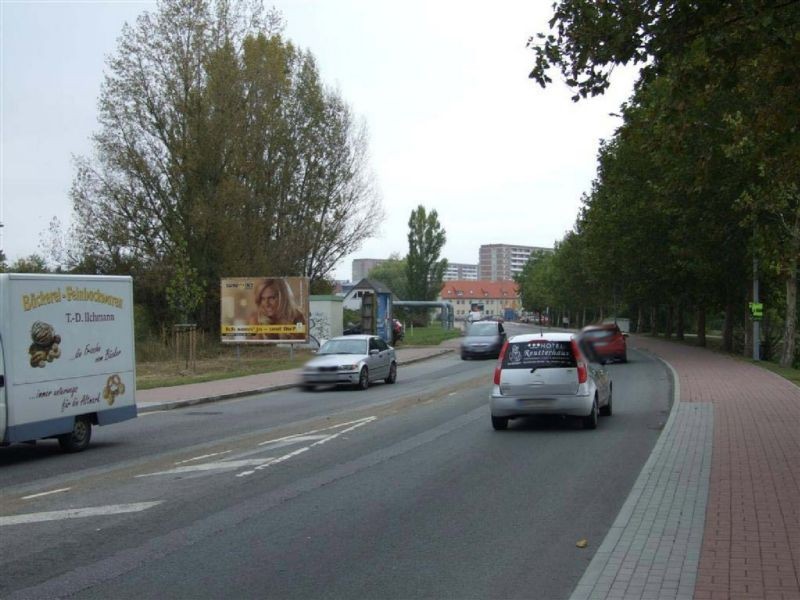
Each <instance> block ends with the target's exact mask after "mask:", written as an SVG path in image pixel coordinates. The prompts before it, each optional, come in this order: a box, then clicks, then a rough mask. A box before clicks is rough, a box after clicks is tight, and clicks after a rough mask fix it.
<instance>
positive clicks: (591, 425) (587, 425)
mask: <svg viewBox="0 0 800 600" xmlns="http://www.w3.org/2000/svg"><path fill="white" fill-rule="evenodd" d="M583 428H584V429H597V396H595V397H594V402H592V412H590V413H589V416H588V417H583Z"/></svg>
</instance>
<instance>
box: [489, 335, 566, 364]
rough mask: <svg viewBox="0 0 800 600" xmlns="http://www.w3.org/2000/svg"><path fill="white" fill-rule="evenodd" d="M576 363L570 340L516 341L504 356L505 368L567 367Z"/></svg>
mask: <svg viewBox="0 0 800 600" xmlns="http://www.w3.org/2000/svg"><path fill="white" fill-rule="evenodd" d="M576 364H577V363H576V362H575V356H574V354H573V353H572V342H570V341H562V342H551V341H548V340H531V341H529V342H514V343H511V344H509V345H508V348H507V349H506V354H505V356H504V357H503V368H504V369H534V368H535V369H566V368H569V367H574V366H576Z"/></svg>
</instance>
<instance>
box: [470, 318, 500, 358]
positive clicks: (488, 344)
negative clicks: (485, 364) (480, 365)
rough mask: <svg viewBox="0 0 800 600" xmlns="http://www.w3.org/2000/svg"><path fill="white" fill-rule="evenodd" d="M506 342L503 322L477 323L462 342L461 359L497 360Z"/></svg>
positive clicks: (473, 324)
mask: <svg viewBox="0 0 800 600" xmlns="http://www.w3.org/2000/svg"><path fill="white" fill-rule="evenodd" d="M505 341H506V332H505V329H503V323H502V321H489V320H485V321H475V322H474V323H470V324H469V326H468V327H467V333H466V335H465V336H464V339H463V340H461V359H462V360H466V359H468V358H497V357H498V356H500V349H501V348H502V347H503V344H504V343H505Z"/></svg>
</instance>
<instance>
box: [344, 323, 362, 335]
mask: <svg viewBox="0 0 800 600" xmlns="http://www.w3.org/2000/svg"><path fill="white" fill-rule="evenodd" d="M361 333H364V332H363V331H362V330H361V324H360V323H348V324H347V327H345V328H344V331H342V335H359V334H361Z"/></svg>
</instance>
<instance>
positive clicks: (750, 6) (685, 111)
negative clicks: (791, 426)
mask: <svg viewBox="0 0 800 600" xmlns="http://www.w3.org/2000/svg"><path fill="white" fill-rule="evenodd" d="M550 27H551V33H549V34H545V33H541V34H539V35H538V36H536V38H532V39H531V43H530V45H531V46H532V47H533V50H534V52H535V64H534V67H533V69H532V71H531V73H530V76H531V77H532V78H533V79H535V80H536V81H537V82H538V83H539V84H541V85H542V86H545V85H547V84H548V83H550V82H551V78H550V75H549V72H550V71H551V70H552V69H558V70H559V71H560V72H561V74H562V75H563V76H564V80H565V82H566V83H567V85H569V86H570V87H571V88H572V89H573V90H575V96H574V97H573V99H574V100H579V99H580V98H584V97H587V96H592V95H596V94H601V93H603V92H604V90H605V89H606V88H607V86H608V83H609V75H610V73H611V71H612V70H613V68H614V66H616V65H619V64H628V63H634V64H635V63H641V64H643V65H644V66H643V68H642V69H641V75H642V76H641V78H640V80H639V82H638V83H637V88H638V89H639V90H643V89H647V88H648V87H652V86H660V87H662V88H663V89H662V94H661V95H662V96H663V97H665V98H668V99H669V102H668V105H669V107H670V108H669V109H662V110H661V111H658V113H657V114H655V115H653V114H652V113H651V116H656V117H660V124H659V127H660V130H661V133H662V134H663V138H662V139H666V140H667V141H673V142H675V141H682V142H684V143H685V144H683V145H680V146H679V147H678V148H679V152H678V153H676V154H674V155H673V157H672V158H670V157H669V156H668V155H667V154H665V153H661V156H660V158H661V159H662V160H664V161H665V163H666V164H667V166H668V167H675V169H674V170H671V173H672V178H661V184H662V185H661V190H660V191H661V194H660V198H661V199H662V200H666V201H667V205H668V206H669V204H670V203H671V204H672V208H671V209H669V210H668V213H669V211H670V210H674V208H675V206H676V203H677V201H678V199H680V201H684V202H686V204H687V205H688V207H689V210H684V211H682V212H681V214H680V215H679V216H680V217H682V222H680V221H681V220H680V219H678V220H677V221H678V222H676V224H677V225H678V227H677V228H676V229H675V232H677V233H680V232H687V231H698V229H697V228H696V227H690V228H688V229H687V228H682V225H684V224H687V223H689V224H697V223H698V222H703V220H704V219H705V223H704V224H705V225H707V224H708V222H709V220H708V219H709V217H714V218H715V219H716V217H717V216H718V214H724V215H727V216H728V218H726V219H724V223H723V225H722V226H717V224H716V222H715V223H714V225H715V226H714V227H711V228H709V230H710V231H709V233H710V235H703V236H701V237H700V238H685V239H683V240H681V239H680V237H679V236H676V238H675V239H676V241H677V243H676V245H679V244H680V245H682V246H683V247H684V249H685V250H686V251H687V252H689V253H692V254H693V256H694V258H695V259H696V258H697V257H699V256H700V254H701V252H705V253H706V255H707V256H709V255H711V256H713V255H716V256H723V257H725V258H728V257H730V260H729V261H728V264H727V265H726V266H725V267H724V268H723V269H719V268H716V269H710V268H708V267H709V265H710V261H709V260H707V259H706V260H689V261H686V260H684V261H683V262H681V261H680V260H679V261H677V262H675V263H674V266H677V267H679V270H681V272H682V273H685V274H687V275H688V276H689V277H690V278H696V279H695V280H696V281H697V280H698V279H703V280H705V284H706V290H703V293H702V294H701V297H699V298H697V300H698V301H699V302H700V303H702V304H703V305H708V304H709V303H713V302H715V301H717V300H718V299H719V298H718V294H717V293H716V292H714V291H712V293H710V294H709V293H707V292H708V290H715V289H716V290H717V291H722V292H723V293H724V294H725V295H726V296H727V298H725V300H724V302H725V303H726V304H728V305H731V302H736V301H738V299H739V297H740V296H741V289H742V285H741V283H739V284H735V285H734V286H723V287H722V288H720V287H719V286H717V285H716V284H717V282H718V279H715V277H719V276H720V275H721V274H723V273H724V274H725V275H726V276H728V281H729V280H730V275H731V274H733V275H734V276H739V277H741V275H742V273H743V270H744V269H743V268H742V267H743V265H742V263H744V262H745V261H744V260H743V259H744V256H743V254H744V253H743V252H741V251H740V252H739V253H738V256H730V254H729V250H730V249H731V248H734V247H736V246H735V244H737V243H738V246H739V247H740V248H741V247H742V246H743V245H745V244H747V245H749V246H750V248H751V250H753V251H758V253H759V254H760V255H761V257H762V258H766V259H767V261H769V262H770V263H771V266H774V267H775V268H776V269H777V270H778V271H779V272H780V273H781V274H782V276H783V277H784V279H785V283H786V299H785V302H784V304H785V307H786V308H785V313H784V325H785V326H784V335H783V339H784V347H783V351H782V353H781V364H782V365H783V366H789V365H790V364H792V362H793V360H794V352H795V345H796V334H797V329H796V328H797V313H796V306H797V265H798V262H799V261H800V193H799V192H798V190H800V175H799V173H800V162H798V161H799V160H800V158H799V157H800V150H799V149H800V142H799V141H798V136H797V135H796V128H797V119H798V108H797V106H796V104H797V103H796V102H793V101H792V99H793V98H796V97H797V95H798V93H800V75H799V74H798V70H797V68H796V62H797V60H796V57H797V56H798V54H800V2H797V0H741V1H738V2H729V1H725V2H684V1H682V0H667V1H665V2H653V1H650V0H622V1H619V2H595V1H593V0H561V1H560V2H557V3H555V4H554V15H553V18H552V20H551V21H550ZM691 146H694V147H691ZM687 148H688V149H689V152H686V149H687ZM686 156H691V157H692V158H693V161H692V162H691V163H690V162H688V161H687V162H686V163H685V164H684V165H683V167H682V168H678V167H679V165H678V164H677V163H679V162H680V161H681V159H682V158H684V157H686ZM674 158H677V160H673V159H674ZM670 163H671V164H670ZM658 166H659V167H662V166H663V165H662V164H659V165H658ZM681 171H682V172H681ZM679 174H680V175H681V179H682V181H678V179H677V178H675V176H676V175H679ZM730 175H733V178H732V179H731V178H730V177H728V178H726V176H730ZM641 183H642V184H645V183H649V181H648V180H647V179H644V178H643V179H642V180H641ZM732 183H733V184H735V185H737V186H738V189H737V190H736V193H735V194H731V191H732V190H733V189H734V186H733V185H732ZM670 198H671V199H670ZM687 201H688V202H687ZM720 209H721V210H722V212H721V213H720ZM737 213H738V215H737ZM743 213H749V214H746V215H745V214H743ZM734 215H737V216H738V218H739V222H738V223H736V224H734V223H733V221H732V220H731V219H730V217H731V216H734ZM737 229H738V231H737ZM753 229H755V230H756V231H757V233H758V235H757V236H755V237H756V240H757V242H756V244H752V243H749V244H748V243H747V242H743V239H744V238H747V239H752V238H753V237H754V236H752V231H753ZM743 232H746V234H747V235H743ZM732 242H733V243H732ZM737 259H738V260H739V261H740V266H739V268H737V267H736V266H735V265H734V264H733V263H734V261H735V260H737ZM682 266H685V267H687V268H688V269H680V267H682ZM692 287H693V288H694V289H695V291H698V288H699V284H697V283H695V285H693V286H692ZM715 296H717V297H715ZM699 308H705V306H700V307H699ZM727 312H730V310H728V311H727ZM727 320H728V319H726V321H727ZM726 330H727V328H726Z"/></svg>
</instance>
